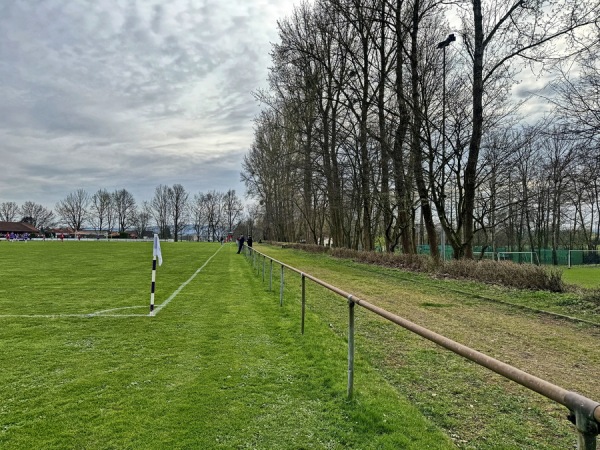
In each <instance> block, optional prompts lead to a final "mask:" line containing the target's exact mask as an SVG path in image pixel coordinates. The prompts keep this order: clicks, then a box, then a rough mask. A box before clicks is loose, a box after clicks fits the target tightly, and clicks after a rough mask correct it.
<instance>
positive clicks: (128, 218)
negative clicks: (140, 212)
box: [112, 189, 136, 232]
mask: <svg viewBox="0 0 600 450" xmlns="http://www.w3.org/2000/svg"><path fill="white" fill-rule="evenodd" d="M112 198H113V205H114V211H115V214H116V219H117V224H118V225H119V231H120V232H124V231H125V230H126V229H127V228H129V226H130V225H132V224H133V221H134V218H135V217H134V215H135V212H136V204H135V198H134V197H133V194H131V193H130V192H129V191H127V190H126V189H120V190H116V191H115V192H113V194H112Z"/></svg>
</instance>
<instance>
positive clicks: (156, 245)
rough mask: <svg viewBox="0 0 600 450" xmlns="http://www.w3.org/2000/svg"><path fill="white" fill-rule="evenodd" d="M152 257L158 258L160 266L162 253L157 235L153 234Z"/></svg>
mask: <svg viewBox="0 0 600 450" xmlns="http://www.w3.org/2000/svg"><path fill="white" fill-rule="evenodd" d="M152 256H153V257H157V258H158V265H159V266H162V253H161V251H160V240H159V239H158V234H156V233H154V247H153V248H152Z"/></svg>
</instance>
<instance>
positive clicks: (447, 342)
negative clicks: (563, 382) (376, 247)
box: [265, 255, 600, 424]
mask: <svg viewBox="0 0 600 450" xmlns="http://www.w3.org/2000/svg"><path fill="white" fill-rule="evenodd" d="M265 256H266V257H267V258H269V259H271V260H272V261H274V262H276V263H277V264H281V266H282V268H283V267H286V268H287V269H289V270H291V271H294V272H297V273H299V274H301V275H304V277H306V278H308V279H310V280H312V281H313V282H315V283H317V284H319V285H321V286H323V287H324V288H326V289H329V290H330V291H332V292H335V293H336V294H339V295H340V296H342V297H344V298H345V299H349V300H350V301H353V302H354V303H356V304H357V305H359V306H362V307H363V308H365V309H367V310H369V311H371V312H373V313H375V314H377V315H379V316H381V317H383V318H385V319H387V320H389V321H390V322H393V323H395V324H397V325H400V326H401V327H403V328H406V329H407V330H410V331H412V332H413V333H416V334H418V335H419V336H422V337H424V338H425V339H428V340H430V341H432V342H435V343H436V344H438V345H440V346H442V347H444V348H446V349H448V350H451V351H453V352H454V353H457V354H459V355H461V356H463V357H465V358H467V359H469V360H471V361H473V362H475V363H477V364H479V365H481V366H483V367H486V368H488V369H490V370H492V371H493V372H496V373H498V374H500V375H502V376H504V377H506V378H508V379H510V380H513V381H514V382H516V383H519V384H520V385H522V386H525V387H527V388H529V389H531V390H532V391H535V392H537V393H538V394H541V395H543V396H544V397H547V398H549V399H551V400H554V401H555V402H557V403H560V404H561V405H563V406H566V407H567V408H569V409H570V410H572V411H581V412H583V413H584V414H585V415H586V416H587V417H588V418H589V419H591V420H595V421H596V422H598V423H599V424H600V403H598V402H596V401H594V400H591V399H589V398H587V397H584V396H583V395H581V394H578V393H576V392H572V391H568V390H566V389H563V388H561V387H560V386H556V385H555V384H552V383H550V382H548V381H546V380H542V379H541V378H538V377H536V376H534V375H531V374H529V373H527V372H524V371H522V370H520V369H517V368H516V367H513V366H511V365H509V364H506V363H503V362H502V361H499V360H497V359H495V358H492V357H491V356H488V355H485V354H483V353H481V352H478V351H477V350H473V349H472V348H470V347H467V346H465V345H462V344H459V343H458V342H456V341H453V340H451V339H448V338H447V337H445V336H442V335H440V334H438V333H435V332H433V331H431V330H428V329H427V328H424V327H422V326H420V325H417V324H415V323H413V322H410V321H409V320H406V319H404V318H402V317H400V316H397V315H396V314H393V313H391V312H389V311H386V310H385V309H383V308H380V307H379V306H375V305H373V304H372V303H369V302H367V301H366V300H361V299H360V298H357V297H355V296H353V295H352V294H350V293H348V292H346V291H344V290H342V289H339V288H337V287H336V286H333V285H331V284H329V283H326V282H325V281H323V280H320V279H318V278H316V277H313V276H312V275H309V274H307V273H306V272H301V271H300V270H298V269H296V268H294V267H292V266H289V265H287V264H285V263H282V262H281V261H277V260H275V259H272V258H270V257H269V256H268V255H265Z"/></svg>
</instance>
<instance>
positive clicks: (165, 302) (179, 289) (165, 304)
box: [148, 245, 223, 317]
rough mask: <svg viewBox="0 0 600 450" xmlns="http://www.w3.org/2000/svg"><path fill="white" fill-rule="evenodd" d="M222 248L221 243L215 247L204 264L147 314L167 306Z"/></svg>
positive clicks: (152, 315)
mask: <svg viewBox="0 0 600 450" xmlns="http://www.w3.org/2000/svg"><path fill="white" fill-rule="evenodd" d="M222 248H223V245H220V246H219V248H218V249H217V251H216V252H215V253H213V255H212V256H211V257H210V258H208V259H207V260H206V262H205V263H204V264H202V267H200V268H199V269H198V270H196V271H195V272H194V274H193V275H192V276H191V277H189V278H188V279H187V281H185V282H184V283H183V284H182V285H181V286H179V287H178V288H177V290H176V291H175V292H173V293H172V294H171V295H170V296H169V298H168V299H166V300H165V301H164V302H162V303H161V304H160V305H157V306H156V308H154V311H152V312H151V313H150V314H148V316H150V317H154V316H156V315H157V314H158V313H159V312H160V310H161V309H163V308H164V307H165V306H167V305H168V304H169V303H170V302H171V300H173V299H174V298H175V297H177V294H179V293H180V292H181V290H182V289H183V288H184V287H186V286H187V285H188V284H189V283H190V281H192V280H193V279H194V278H196V275H198V274H199V273H200V271H201V270H202V269H204V268H205V267H206V265H207V264H208V263H209V262H210V260H211V259H213V258H214V257H215V256H217V253H219V252H220V251H221V249H222Z"/></svg>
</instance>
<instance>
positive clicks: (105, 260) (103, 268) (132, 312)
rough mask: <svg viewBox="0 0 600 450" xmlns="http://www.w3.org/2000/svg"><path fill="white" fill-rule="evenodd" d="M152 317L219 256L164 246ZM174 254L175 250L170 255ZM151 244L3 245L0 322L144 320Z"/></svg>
mask: <svg viewBox="0 0 600 450" xmlns="http://www.w3.org/2000/svg"><path fill="white" fill-rule="evenodd" d="M162 247H163V256H164V257H165V258H167V259H168V260H169V264H165V265H163V266H160V267H158V270H157V282H156V294H155V295H156V300H155V301H156V306H157V308H156V309H157V310H156V311H155V314H158V312H159V311H160V309H161V304H163V303H164V304H167V303H168V302H170V300H172V299H173V298H174V297H175V296H176V295H177V294H178V292H177V290H178V288H179V287H182V286H183V285H184V284H185V283H186V282H188V281H190V278H192V279H193V277H194V276H195V275H197V273H198V271H199V270H200V269H201V268H202V265H203V264H204V263H206V262H208V261H209V259H210V258H211V257H212V256H213V255H214V254H215V253H216V252H218V251H219V250H220V249H221V247H220V246H216V245H194V244H192V243H177V244H175V243H163V244H162ZM175 249H176V250H175ZM151 269H152V242H151V241H150V242H119V241H93V242H87V241H65V242H58V241H45V242H36V241H34V242H7V243H5V244H3V245H2V247H1V248H0V276H1V279H2V283H1V284H0V308H1V309H0V316H22V317H28V316H29V317H68V316H73V317H78V316H81V317H88V316H117V317H119V316H123V317H125V316H147V315H148V314H149V304H150V300H149V299H150V283H151Z"/></svg>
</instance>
